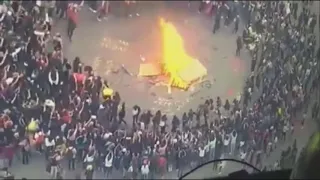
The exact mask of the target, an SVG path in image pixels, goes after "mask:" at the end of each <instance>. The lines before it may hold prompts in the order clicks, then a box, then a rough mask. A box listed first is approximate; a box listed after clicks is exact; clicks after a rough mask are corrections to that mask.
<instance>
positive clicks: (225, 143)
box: [223, 135, 231, 153]
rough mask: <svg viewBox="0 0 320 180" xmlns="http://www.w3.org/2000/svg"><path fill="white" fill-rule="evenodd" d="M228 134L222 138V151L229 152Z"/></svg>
mask: <svg viewBox="0 0 320 180" xmlns="http://www.w3.org/2000/svg"><path fill="white" fill-rule="evenodd" d="M230 139H231V138H230V136H229V135H226V136H225V137H224V140H223V146H224V153H230V150H229V144H230Z"/></svg>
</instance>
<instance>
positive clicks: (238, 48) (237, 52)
mask: <svg viewBox="0 0 320 180" xmlns="http://www.w3.org/2000/svg"><path fill="white" fill-rule="evenodd" d="M242 46H243V45H242V40H241V37H240V36H238V38H237V49H236V56H240V51H241V49H242Z"/></svg>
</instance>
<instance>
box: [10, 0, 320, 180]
mask: <svg viewBox="0 0 320 180" xmlns="http://www.w3.org/2000/svg"><path fill="white" fill-rule="evenodd" d="M112 3H113V4H112V5H113V6H111V8H112V10H113V11H114V14H115V15H111V16H110V17H108V19H107V20H105V21H102V22H98V21H97V20H96V16H95V15H94V14H93V13H92V12H90V11H89V10H88V9H87V8H85V7H84V8H83V9H82V10H81V12H80V24H79V27H78V28H77V29H76V31H75V35H74V38H73V41H72V43H70V42H68V40H67V38H66V21H65V20H59V21H57V22H55V26H54V31H55V32H61V34H62V36H63V37H65V38H64V39H65V44H64V48H65V49H64V53H65V56H67V57H68V58H69V60H70V61H72V60H73V59H74V58H75V57H76V56H79V57H80V58H81V60H82V61H83V62H84V63H85V64H90V65H91V66H92V67H93V68H94V70H95V72H97V74H99V75H100V76H102V77H104V78H107V79H108V82H109V83H110V84H111V87H112V88H114V89H116V90H117V91H119V92H120V94H121V97H122V99H125V100H126V104H127V105H128V107H131V106H132V105H134V104H135V103H137V104H139V105H140V106H141V107H142V108H143V109H144V108H147V107H150V108H151V107H152V109H153V110H155V109H161V110H162V111H163V112H166V113H169V114H173V113H178V114H180V113H181V112H184V111H186V110H188V109H189V108H195V107H196V106H197V105H198V104H199V103H202V102H203V101H204V100H205V99H206V98H209V97H210V98H211V97H216V96H220V97H221V98H222V100H223V101H224V100H225V99H226V98H234V97H235V96H236V95H237V93H240V92H242V89H243V82H244V79H245V78H246V77H247V76H248V74H249V67H250V66H249V65H250V59H249V55H248V54H247V53H246V52H245V51H243V52H242V54H241V56H240V58H236V57H235V49H236V43H235V39H236V37H237V35H235V34H232V33H231V31H232V27H229V28H226V27H222V29H221V30H219V32H218V33H217V34H215V35H212V32H211V30H212V25H213V21H212V19H210V18H208V17H206V16H205V15H203V14H198V13H197V7H198V4H197V3H198V2H192V3H191V7H190V8H189V9H188V8H187V2H182V1H181V2H175V1H173V2H171V3H168V2H160V1H159V2H153V1H148V2H140V3H139V4H138V5H137V7H135V8H134V10H135V13H133V14H136V13H138V14H139V16H136V15H134V16H133V17H132V18H129V17H124V15H123V9H121V8H118V7H119V2H116V1H115V2H112ZM314 4H316V5H314V6H313V8H314V9H313V11H315V10H317V7H318V9H319V2H318V1H315V2H314ZM158 17H166V18H168V19H169V20H170V21H172V22H173V23H174V25H175V26H176V27H177V29H178V31H179V32H180V34H181V36H182V38H183V39H184V41H185V48H186V50H187V52H188V53H189V54H190V55H191V56H193V57H195V58H197V59H199V60H200V61H201V62H202V63H203V64H204V65H205V66H206V67H207V68H208V77H207V80H208V81H207V82H206V83H207V84H210V85H207V84H205V85H201V84H200V85H197V86H195V87H192V88H191V90H190V91H188V92H184V91H180V90H173V92H172V94H171V95H168V94H167V90H166V88H165V87H161V86H160V87H159V86H158V87H155V86H152V85H150V83H148V82H147V80H145V79H141V78H138V77H136V74H137V72H138V67H139V64H140V63H141V62H142V60H141V56H142V57H144V58H145V59H146V61H154V60H157V59H159V57H161V54H160V53H159V52H160V50H159V48H160V47H161V45H160V42H161V36H160V33H159V29H158V25H157V19H158ZM317 27H318V26H317ZM241 32H242V27H241V28H240V30H239V33H241ZM239 35H240V34H239ZM317 36H318V37H319V35H317ZM122 64H123V65H124V67H125V68H126V69H127V71H129V72H130V73H131V74H132V76H129V75H128V74H126V73H123V72H119V73H118V74H113V73H112V72H111V71H112V68H115V67H119V66H121V65H122ZM130 113H131V111H128V114H130ZM128 117H130V115H127V118H128ZM129 123H130V121H129ZM315 130H316V129H315V125H314V122H313V121H306V124H305V127H304V129H301V128H300V127H296V131H295V133H294V135H293V137H289V140H288V141H286V142H282V143H281V145H280V146H279V148H278V149H277V150H276V151H275V152H273V153H272V154H271V156H270V158H268V159H266V160H265V163H266V164H273V163H274V162H275V161H276V160H278V159H279V157H280V152H281V150H282V149H285V148H286V147H287V146H289V145H291V144H292V142H293V140H294V139H297V142H298V147H299V148H301V147H302V146H303V145H304V143H305V142H306V140H307V139H308V138H309V136H310V135H311V133H312V132H314V131H315ZM63 164H65V165H66V163H63ZM45 167H46V164H45V161H44V158H43V157H42V156H40V155H39V154H33V155H32V158H31V161H30V164H29V165H22V163H21V161H18V160H15V161H14V163H13V167H12V168H10V171H11V172H13V173H14V174H15V176H16V178H22V177H26V178H29V179H47V178H48V177H49V176H48V174H47V173H46V172H45ZM240 168H241V166H239V165H236V164H234V163H227V164H226V166H225V168H224V169H223V172H222V174H221V175H224V174H227V173H229V172H230V171H234V170H238V169H240ZM77 171H79V170H77ZM77 171H67V172H66V177H67V178H73V177H74V176H75V174H76V172H77ZM215 173H216V172H213V170H212V168H211V166H208V167H207V168H202V169H201V172H199V173H197V177H198V178H200V177H202V175H208V174H215ZM94 176H95V179H99V178H104V177H103V174H102V173H100V172H96V173H95V175H94ZM112 178H121V176H120V173H113V177H112ZM166 178H176V173H175V172H172V173H169V174H168V175H167V177H166Z"/></svg>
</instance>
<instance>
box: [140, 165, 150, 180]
mask: <svg viewBox="0 0 320 180" xmlns="http://www.w3.org/2000/svg"><path fill="white" fill-rule="evenodd" d="M149 164H150V163H149V162H143V164H142V166H141V174H142V179H148V175H149V171H150V169H149Z"/></svg>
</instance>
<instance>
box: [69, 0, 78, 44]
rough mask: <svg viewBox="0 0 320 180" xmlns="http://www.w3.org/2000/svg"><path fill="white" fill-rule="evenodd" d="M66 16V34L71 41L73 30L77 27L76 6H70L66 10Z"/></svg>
mask: <svg viewBox="0 0 320 180" xmlns="http://www.w3.org/2000/svg"><path fill="white" fill-rule="evenodd" d="M67 16H68V29H67V33H68V37H69V40H70V41H72V36H73V33H74V30H75V29H76V27H77V25H78V5H77V4H74V5H71V6H70V7H69V8H68V10H67Z"/></svg>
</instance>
